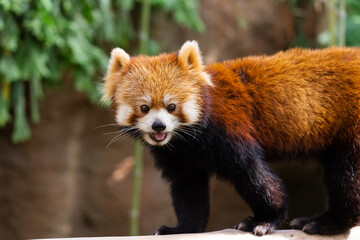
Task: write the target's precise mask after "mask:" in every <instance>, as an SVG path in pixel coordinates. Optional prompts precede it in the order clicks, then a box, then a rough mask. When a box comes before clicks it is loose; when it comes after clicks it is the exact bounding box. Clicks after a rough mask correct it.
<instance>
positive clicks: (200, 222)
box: [155, 170, 210, 235]
mask: <svg viewBox="0 0 360 240" xmlns="http://www.w3.org/2000/svg"><path fill="white" fill-rule="evenodd" d="M174 176H175V178H174ZM172 177H173V178H171V179H170V178H168V179H170V187H171V197H172V201H173V205H174V208H175V213H176V216H177V219H178V224H177V226H176V227H173V228H171V227H167V226H162V227H160V228H159V229H158V230H157V231H156V232H155V234H159V235H163V234H176V233H197V232H203V231H204V230H205V228H206V225H207V222H208V218H209V209H210V205H209V175H208V174H207V173H202V171H201V170H199V171H193V173H189V172H187V173H179V172H178V173H177V174H176V175H172Z"/></svg>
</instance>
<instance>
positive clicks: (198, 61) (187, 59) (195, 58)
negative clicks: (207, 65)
mask: <svg viewBox="0 0 360 240" xmlns="http://www.w3.org/2000/svg"><path fill="white" fill-rule="evenodd" d="M179 61H180V62H181V63H182V64H184V66H185V67H186V68H188V69H196V70H202V68H203V62H202V56H201V53H200V49H199V45H198V43H197V42H196V41H187V42H185V43H184V44H183V45H182V47H181V49H180V51H179Z"/></svg>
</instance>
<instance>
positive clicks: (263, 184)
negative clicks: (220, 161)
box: [230, 160, 287, 236]
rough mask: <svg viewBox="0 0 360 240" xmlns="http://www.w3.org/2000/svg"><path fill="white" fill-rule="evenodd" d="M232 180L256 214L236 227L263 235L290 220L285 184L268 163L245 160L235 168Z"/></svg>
mask: <svg viewBox="0 0 360 240" xmlns="http://www.w3.org/2000/svg"><path fill="white" fill-rule="evenodd" d="M230 180H231V181H232V182H233V184H234V186H235V188H236V190H237V191H238V192H239V194H240V195H241V196H242V197H243V198H244V200H245V201H246V202H247V203H248V204H249V206H250V208H251V209H252V211H253V214H254V217H248V218H246V219H244V220H243V221H242V222H240V223H239V224H238V225H237V226H236V227H235V228H236V229H239V230H243V231H247V232H253V233H254V234H255V235H260V236H261V235H264V234H269V233H272V232H274V231H275V229H276V228H277V227H279V225H280V224H281V223H282V222H283V221H284V220H285V219H286V216H287V205H286V196H285V193H284V191H283V187H282V183H281V181H280V179H279V178H278V177H277V176H276V175H275V174H273V173H272V171H271V170H270V168H269V167H268V165H267V164H266V163H265V162H263V161H261V160H247V161H246V162H245V161H243V162H241V163H240V164H238V166H235V167H234V169H233V171H232V178H231V179H230Z"/></svg>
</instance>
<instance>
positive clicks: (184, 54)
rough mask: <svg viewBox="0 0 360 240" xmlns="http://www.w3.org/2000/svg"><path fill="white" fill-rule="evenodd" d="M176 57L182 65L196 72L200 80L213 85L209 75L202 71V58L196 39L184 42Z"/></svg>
mask: <svg viewBox="0 0 360 240" xmlns="http://www.w3.org/2000/svg"><path fill="white" fill-rule="evenodd" d="M178 59H179V63H180V65H181V66H182V67H184V68H185V69H187V70H189V71H193V72H195V73H198V74H199V77H200V78H201V80H203V84H204V85H210V86H212V85H213V83H212V82H211V79H210V76H209V75H208V74H207V73H205V72H204V71H203V70H204V65H203V60H202V56H201V52H200V49H199V45H198V43H197V42H196V41H187V42H185V43H184V44H183V45H182V47H181V49H180V51H179V54H178Z"/></svg>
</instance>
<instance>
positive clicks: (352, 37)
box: [345, 0, 360, 46]
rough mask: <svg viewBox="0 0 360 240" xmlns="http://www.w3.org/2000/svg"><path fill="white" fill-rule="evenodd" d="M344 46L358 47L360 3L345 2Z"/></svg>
mask: <svg viewBox="0 0 360 240" xmlns="http://www.w3.org/2000/svg"><path fill="white" fill-rule="evenodd" d="M345 42H346V45H347V46H360V1H359V0H347V17H346V41H345Z"/></svg>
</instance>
